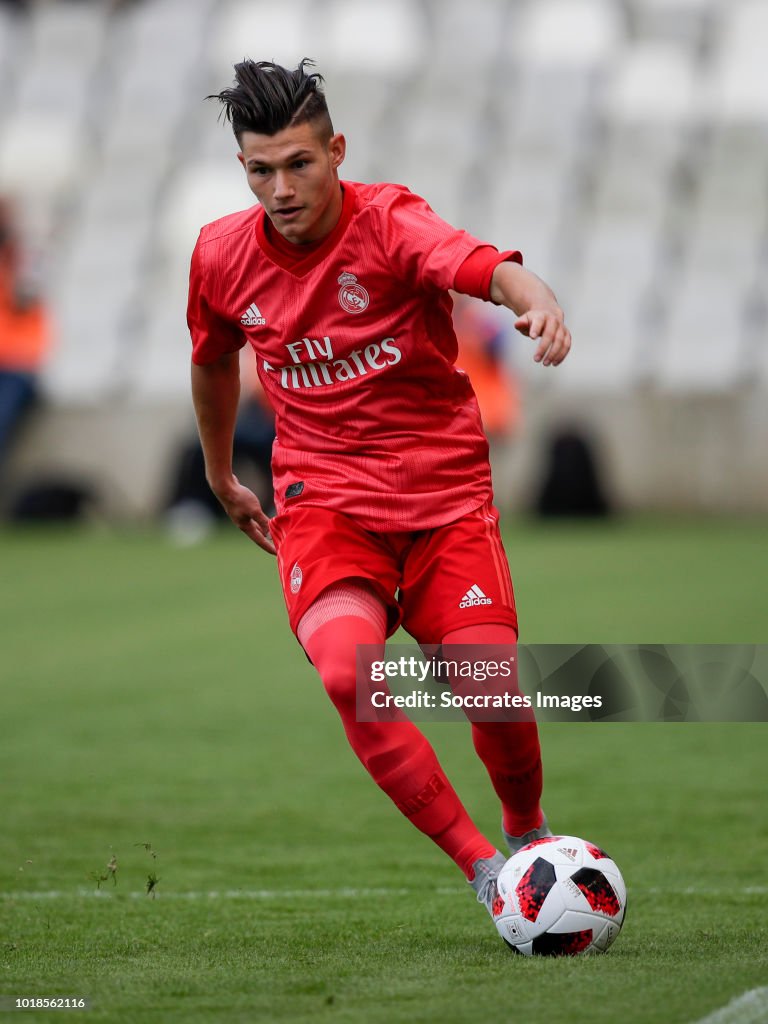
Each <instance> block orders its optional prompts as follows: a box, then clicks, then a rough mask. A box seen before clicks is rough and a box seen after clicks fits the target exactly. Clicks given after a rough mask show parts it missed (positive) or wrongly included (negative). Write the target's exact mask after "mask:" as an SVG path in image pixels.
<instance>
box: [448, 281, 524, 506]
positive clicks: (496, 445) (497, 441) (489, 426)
mask: <svg viewBox="0 0 768 1024" xmlns="http://www.w3.org/2000/svg"><path fill="white" fill-rule="evenodd" d="M451 294H452V298H453V329H454V330H455V332H456V340H457V341H458V343H459V355H458V358H457V360H456V365H457V366H458V367H459V369H461V370H463V371H464V372H465V373H466V374H467V376H468V377H469V379H470V380H471V381H472V387H473V388H474V391H475V395H476V396H477V404H478V405H479V406H480V415H481V417H482V420H483V428H484V430H485V436H486V437H487V438H488V445H489V447H490V450H491V466H492V467H493V475H494V494H495V495H496V500H497V501H500V502H501V503H502V504H503V505H506V504H507V503H508V501H509V495H508V493H507V491H508V488H509V480H508V477H509V474H508V468H509V467H508V458H507V456H508V454H509V451H508V449H509V446H510V445H511V444H512V442H513V441H514V438H515V434H516V433H517V430H518V428H519V426H520V417H521V404H520V382H519V380H518V377H517V374H516V373H515V372H514V370H513V364H512V360H511V355H512V353H511V350H510V346H512V345H514V344H515V341H514V339H513V338H512V336H511V335H512V333H513V332H510V331H508V330H506V329H505V327H504V326H503V325H502V323H501V320H500V319H499V318H497V317H496V316H495V315H494V312H493V310H489V309H488V308H487V306H486V305H485V304H484V303H481V302H478V301H477V300H476V299H473V298H471V297H470V296H468V295H461V294H459V293H458V292H455V293H451Z"/></svg>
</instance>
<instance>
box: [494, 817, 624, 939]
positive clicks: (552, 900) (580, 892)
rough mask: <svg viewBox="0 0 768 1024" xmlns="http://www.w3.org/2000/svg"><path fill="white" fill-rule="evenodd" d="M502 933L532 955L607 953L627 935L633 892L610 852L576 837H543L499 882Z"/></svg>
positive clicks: (525, 849) (511, 864)
mask: <svg viewBox="0 0 768 1024" xmlns="http://www.w3.org/2000/svg"><path fill="white" fill-rule="evenodd" d="M497 886H498V896H497V897H496V900H495V901H494V904H493V919H494V921H495V922H496V927H497V929H498V931H499V935H500V936H501V937H502V939H503V940H504V941H505V942H506V943H507V945H508V946H510V947H511V948H512V949H513V950H515V951H516V952H518V953H524V954H525V955H526V956H535V955H537V954H538V955H542V956H576V955H577V954H579V953H604V952H605V951H606V950H607V949H608V947H609V946H610V945H611V943H612V942H613V941H614V939H615V938H616V936H617V935H618V934H619V932H620V931H621V925H622V923H623V921H624V912H625V910H626V907H627V889H626V886H625V885H624V879H623V878H622V877H621V872H620V871H619V869H618V867H617V866H616V864H615V863H614V862H613V861H612V860H611V858H610V857H609V856H608V854H607V853H605V852H604V851H603V850H601V849H600V847H599V846H595V845H594V843H588V842H587V841H586V840H584V839H578V838H577V837H576V836H550V837H548V838H546V839H537V840H536V841H535V842H533V843H529V844H528V846H524V847H523V848H522V850H518V852H517V853H516V854H514V855H513V856H512V857H510V858H509V860H508V861H507V863H506V864H505V865H504V867H503V868H502V869H501V873H500V874H499V877H498V880H497Z"/></svg>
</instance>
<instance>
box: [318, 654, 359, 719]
mask: <svg viewBox="0 0 768 1024" xmlns="http://www.w3.org/2000/svg"><path fill="white" fill-rule="evenodd" d="M320 678H321V679H322V681H323V686H324V687H325V692H326V693H327V694H328V696H329V697H330V699H331V701H332V702H333V704H334V705H335V707H336V708H337V710H338V711H339V712H340V713H341V714H342V715H344V714H345V713H346V712H348V711H350V710H354V707H355V665H354V662H353V663H352V664H351V665H348V664H345V663H344V662H337V663H336V664H335V665H333V666H331V667H330V668H328V669H326V670H325V671H324V672H321V673H320Z"/></svg>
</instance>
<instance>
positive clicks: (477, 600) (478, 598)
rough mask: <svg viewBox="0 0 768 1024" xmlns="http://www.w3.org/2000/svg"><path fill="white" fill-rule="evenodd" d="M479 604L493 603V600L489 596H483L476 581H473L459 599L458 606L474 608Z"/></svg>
mask: <svg viewBox="0 0 768 1024" xmlns="http://www.w3.org/2000/svg"><path fill="white" fill-rule="evenodd" d="M480 604H493V601H492V600H491V599H490V597H486V596H485V594H484V593H483V592H482V590H481V589H480V587H478V585H477V584H476V583H473V584H472V586H471V587H470V588H469V590H468V591H467V592H466V594H465V595H464V597H462V599H461V601H459V608H476V607H477V606H478V605H480Z"/></svg>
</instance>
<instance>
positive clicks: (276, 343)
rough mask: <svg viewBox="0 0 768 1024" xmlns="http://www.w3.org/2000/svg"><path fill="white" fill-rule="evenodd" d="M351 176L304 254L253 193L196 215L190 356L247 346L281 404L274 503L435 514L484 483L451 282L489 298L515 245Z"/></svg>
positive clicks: (381, 525) (404, 193)
mask: <svg viewBox="0 0 768 1024" xmlns="http://www.w3.org/2000/svg"><path fill="white" fill-rule="evenodd" d="M342 184H343V190H344V200H343V206H342V213H341V216H340V219H339V221H338V223H337V225H336V227H335V228H334V229H333V231H332V232H331V233H330V234H329V235H328V236H327V237H326V238H324V239H323V240H322V241H321V242H320V243H318V244H315V245H312V246H309V247H307V250H306V255H304V252H303V251H302V247H301V246H291V245H290V243H287V242H286V241H285V239H282V238H280V237H279V236H278V237H277V238H275V240H274V241H273V240H271V238H270V227H271V226H270V225H269V222H268V220H267V218H266V215H265V213H264V210H263V209H262V207H260V206H255V207H252V208H250V209H249V210H245V211H243V212H241V213H235V214H232V215H231V216H228V217H223V218H222V219H220V220H217V221H214V223H212V224H208V225H207V226H206V227H204V228H203V229H202V231H201V233H200V237H199V239H198V242H197V245H196V246H195V251H194V253H193V256H192V268H191V274H190V291H189V308H188V323H189V328H190V332H191V335H192V342H193V351H192V359H193V361H194V362H195V363H197V364H205V363H208V362H212V361H214V360H216V359H217V358H219V357H220V356H221V355H223V354H225V353H228V352H234V351H236V350H238V349H239V348H241V347H242V346H243V345H244V344H246V343H250V344H251V345H252V346H253V349H254V351H255V353H256V357H257V362H258V373H259V378H260V380H261V382H262V385H263V387H264V390H265V392H266V393H267V396H268V398H269V401H270V403H271V404H272V406H273V408H274V410H275V428H276V433H277V439H276V441H275V445H274V449H273V457H272V469H273V475H274V486H275V503H276V507H277V510H278V512H279V513H282V512H286V511H288V510H289V509H290V508H291V506H293V505H299V504H300V505H302V506H319V507H322V508H328V509H332V510H335V511H338V512H343V513H345V514H347V515H350V516H353V517H354V518H355V519H356V520H357V522H359V523H360V524H361V525H362V526H363V527H364V528H365V529H369V530H381V531H397V530H423V529H431V528H433V527H436V526H441V525H443V524H445V523H448V522H451V521H453V520H454V519H457V518H459V516H462V515H464V514H465V513H467V512H470V511H472V510H473V509H476V508H478V507H479V506H481V505H482V504H483V503H484V502H485V501H486V500H488V498H489V497H490V496H491V478H490V467H489V463H488V445H487V443H486V439H485V435H484V433H483V428H482V424H481V420H480V414H479V411H478V406H477V401H476V400H475V396H474V393H473V391H472V387H471V385H470V383H469V379H468V378H467V376H466V375H465V374H464V373H462V372H461V371H460V370H457V369H456V367H455V366H454V362H455V359H456V354H457V343H456V336H455V334H454V331H453V324H452V320H451V308H452V303H451V299H450V296H449V295H448V294H447V291H448V289H449V288H453V287H454V285H455V284H457V283H458V284H460V285H461V284H462V283H463V285H464V286H463V287H460V290H466V291H469V293H470V294H477V295H479V296H481V297H485V298H487V291H488V287H489V282H490V276H491V273H492V270H493V267H494V266H495V265H496V264H497V263H499V262H500V261H502V260H504V259H515V260H517V261H518V262H519V261H521V257H520V254H519V253H499V252H498V251H497V250H495V249H494V248H493V247H491V246H487V245H486V244H485V243H483V242H480V241H478V240H477V239H476V238H473V237H472V236H471V235H468V234H467V233H466V232H465V231H459V230H456V229H455V228H453V227H451V226H450V225H449V224H446V223H445V221H443V220H441V219H440V218H439V217H438V216H437V215H436V214H435V213H434V212H433V211H432V210H431V209H430V207H429V206H428V205H427V204H426V203H425V202H424V200H423V199H420V198H419V197H418V196H416V195H413V194H412V193H411V192H409V191H408V189H406V188H404V187H403V186H400V185H389V184H374V185H362V184H357V183H355V184H352V183H350V182H343V183H342ZM272 231H274V229H272ZM478 250H482V252H481V253H478ZM473 254H477V255H479V256H480V257H481V259H479V260H478V259H477V256H473ZM468 257H472V259H470V260H469V261H468ZM473 263H474V272H473V273H471V274H470V273H467V271H466V269H465V271H464V273H463V282H462V279H461V275H460V280H459V281H458V282H457V273H459V271H460V270H461V269H462V266H463V265H465V264H466V266H467V267H469V266H470V265H471V264H473ZM481 268H484V269H481ZM467 282H472V284H471V285H470V286H468V285H467Z"/></svg>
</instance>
